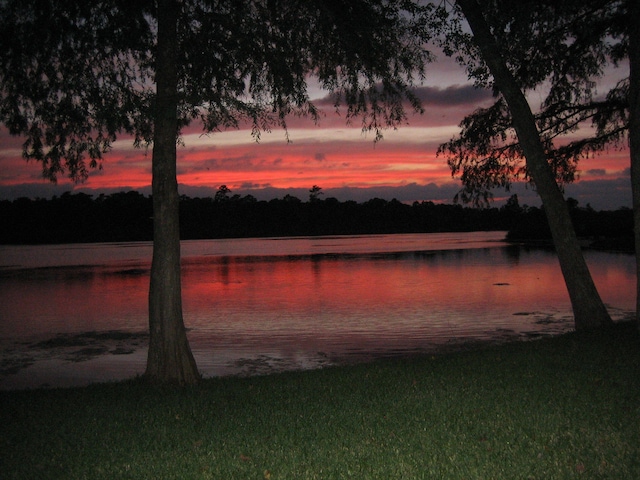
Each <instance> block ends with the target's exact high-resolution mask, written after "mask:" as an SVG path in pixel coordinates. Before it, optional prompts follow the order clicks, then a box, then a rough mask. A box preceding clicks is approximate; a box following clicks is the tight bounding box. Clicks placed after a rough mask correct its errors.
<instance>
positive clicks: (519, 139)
mask: <svg viewBox="0 0 640 480" xmlns="http://www.w3.org/2000/svg"><path fill="white" fill-rule="evenodd" d="M628 4H629V2H624V1H613V0H610V1H606V0H586V1H577V0H576V1H568V2H556V1H551V0H545V1H543V2H534V1H526V2H519V3H518V4H514V3H512V2H507V1H503V0H495V1H491V2H483V3H482V4H480V3H479V2H478V1H477V0H458V1H457V2H456V9H455V10H454V12H453V14H454V15H453V17H447V16H446V15H443V16H442V17H440V19H439V20H442V19H443V18H449V20H450V21H449V22H448V23H447V24H443V30H445V32H446V34H445V38H446V40H445V42H444V47H445V50H446V51H447V53H449V54H451V55H455V56H457V57H458V58H459V60H461V62H462V63H464V64H465V65H466V66H467V70H468V72H469V74H470V75H471V77H473V78H474V80H475V81H476V83H477V85H479V86H490V87H492V88H494V90H495V91H496V93H497V95H496V96H497V100H496V102H495V103H494V105H493V106H491V107H489V108H486V109H480V110H478V111H476V112H474V114H472V115H470V116H469V117H467V118H466V119H465V120H464V121H463V123H462V124H461V126H462V132H461V135H460V137H459V138H457V139H453V140H452V141H450V142H449V143H447V144H446V145H444V146H443V147H441V151H442V152H445V153H447V155H448V157H449V158H448V162H449V165H450V167H451V169H452V172H453V173H454V174H460V175H461V179H462V181H463V185H464V188H463V190H462V191H461V192H460V198H461V199H462V200H464V201H472V202H483V201H487V199H488V198H490V195H491V193H490V190H491V189H492V188H495V187H506V188H508V187H509V185H510V183H511V182H512V181H514V180H516V179H519V178H526V179H528V180H530V181H532V183H533V184H534V185H535V188H536V191H537V192H538V194H539V195H540V197H541V199H542V201H543V205H544V207H545V211H546V214H547V219H548V221H549V225H550V229H551V232H552V235H553V240H554V245H555V247H556V251H557V253H558V258H559V260H560V266H561V269H562V272H563V275H564V277H565V280H566V284H567V289H568V291H569V296H570V298H571V303H572V307H573V311H574V316H575V322H576V328H577V329H585V328H594V327H598V326H600V325H604V324H608V323H610V321H611V320H610V317H609V315H608V313H607V311H606V308H605V307H604V304H603V302H602V300H601V299H600V297H599V295H598V292H597V290H596V288H595V285H594V284H593V281H592V279H591V275H590V273H589V270H588V268H587V265H586V263H585V261H584V258H583V256H582V252H581V250H580V247H579V245H578V242H577V238H576V234H575V231H574V228H573V226H572V224H571V219H570V215H569V210H568V208H567V204H566V203H565V201H564V199H563V195H562V190H561V185H562V184H563V183H566V182H570V181H572V180H573V179H574V176H575V171H576V162H577V160H578V159H579V158H581V157H582V156H583V155H586V154H588V153H590V152H595V151H599V150H601V149H602V148H604V147H605V146H606V145H608V144H612V143H616V142H618V141H620V140H621V138H623V135H624V132H625V130H626V128H627V125H626V121H625V120H624V118H626V115H625V113H624V111H625V108H626V94H625V91H626V86H625V85H626V83H625V82H621V83H620V84H618V85H617V86H616V87H614V88H613V89H612V90H611V91H610V92H609V95H608V97H607V99H606V101H600V100H598V99H597V98H596V97H595V93H596V92H595V85H596V82H595V80H596V79H597V78H599V77H600V76H601V75H602V72H603V68H604V67H605V66H606V65H607V64H616V62H618V61H619V60H620V59H621V58H623V57H624V55H625V52H626V51H625V48H626V47H625V38H626V33H625V32H626V25H627V21H626V18H625V16H626V14H625V10H626V6H627V5H628ZM458 13H461V14H462V16H457V17H456V14H458ZM462 18H464V19H465V20H466V21H467V22H468V24H469V26H470V27H471V31H472V34H471V35H470V34H468V33H465V31H464V29H462V28H461V27H460V23H456V22H459V21H461V19H462ZM543 84H544V85H546V86H548V88H549V93H548V95H547V97H546V99H545V100H544V102H543V104H542V106H541V108H540V111H539V113H537V114H536V115H534V114H533V112H532V110H531V108H530V106H529V104H528V102H527V99H526V96H525V93H526V92H527V91H529V90H531V89H534V88H536V87H539V86H541V85H543ZM587 121H593V123H594V126H595V127H596V129H595V130H596V134H595V135H593V136H587V137H586V138H584V139H581V140H579V141H575V142H569V143H568V144H565V145H561V146H559V145H555V143H554V141H555V139H556V138H557V137H559V136H561V135H563V134H565V133H568V132H572V131H575V130H576V128H577V127H578V126H580V125H581V124H583V123H585V122H587ZM522 159H524V160H525V164H524V165H523V164H522V163H521V160H522Z"/></svg>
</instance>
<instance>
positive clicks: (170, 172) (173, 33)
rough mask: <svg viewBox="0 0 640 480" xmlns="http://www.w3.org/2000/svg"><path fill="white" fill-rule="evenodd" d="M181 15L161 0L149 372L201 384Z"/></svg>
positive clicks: (159, 378)
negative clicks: (189, 255) (182, 148)
mask: <svg viewBox="0 0 640 480" xmlns="http://www.w3.org/2000/svg"><path fill="white" fill-rule="evenodd" d="M177 15H178V10H177V5H176V2H175V1H174V0H160V1H159V2H158V45H157V52H156V85H157V99H156V107H155V108H156V110H155V118H154V136H153V159H152V171H153V173H152V175H153V179H152V192H153V260H152V264H151V283H150V287H149V330H150V339H149V354H148V357H147V370H146V373H145V375H146V377H147V378H148V379H149V380H150V381H152V382H158V383H175V384H180V385H188V384H194V383H197V382H198V380H199V379H200V376H199V374H198V369H197V367H196V362H195V360H194V358H193V354H192V353H191V348H190V347H189V342H188V340H187V335H186V331H185V327H184V321H183V319H182V288H181V280H180V228H179V217H178V201H179V197H178V182H177V179H176V136H177V132H178V121H177V98H178V97H177V69H176V57H177V55H176V44H177V22H176V19H177Z"/></svg>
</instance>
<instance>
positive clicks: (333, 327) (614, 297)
mask: <svg viewBox="0 0 640 480" xmlns="http://www.w3.org/2000/svg"><path fill="white" fill-rule="evenodd" d="M504 236H505V232H472V233H438V234H409V235H365V236H335V237H304V238H300V237H296V238H268V239H233V240H201V241H185V242H183V243H182V255H183V307H184V319H185V324H186V326H187V328H188V336H189V340H190V342H191V345H192V349H193V352H194V356H195V358H196V361H197V363H198V366H199V368H200V371H201V373H202V374H203V375H204V376H206V377H210V376H219V375H252V374H264V373H270V372H274V371H283V370H292V369H308V368H320V367H323V366H328V365H335V364H345V363H353V362H362V361H369V360H372V359H375V358H379V357H385V356H394V355H410V354H416V353H433V354H437V353H439V352H444V351H450V350H452V349H460V348H471V346H475V345H477V344H478V343H487V342H489V343H500V342H505V341H513V340H529V339H535V338H540V337H541V336H546V335H556V334H559V333H563V332H567V331H570V330H572V328H573V318H572V314H571V308H570V303H569V298H568V295H567V291H566V288H565V286H564V282H563V279H562V275H561V273H560V268H559V266H558V261H557V258H556V256H555V254H553V253H552V252H550V251H549V250H545V249H540V248H527V247H522V246H513V245H508V244H507V243H505V242H504V241H503V239H504ZM151 252H152V246H151V243H148V242H137V243H112V244H73V245H46V246H0V354H1V362H2V363H1V365H2V366H1V367H0V388H2V389H9V388H29V387H36V386H43V385H51V386H70V385H84V384H87V383H91V382H95V381H110V380H119V379H124V378H128V377H132V376H135V375H137V374H141V373H143V372H144V366H145V362H146V345H147V337H146V331H147V293H148V285H149V268H150V262H151ZM585 256H586V259H587V262H588V264H589V267H590V269H591V272H592V275H593V277H594V281H595V282H596V285H597V287H598V289H599V291H600V294H601V296H602V298H603V300H604V301H605V303H606V304H607V306H608V307H609V310H610V313H611V315H612V317H614V319H616V320H620V319H624V318H628V317H630V316H631V315H632V312H633V310H634V308H635V265H634V259H633V256H632V255H629V254H616V253H607V252H597V251H587V252H585Z"/></svg>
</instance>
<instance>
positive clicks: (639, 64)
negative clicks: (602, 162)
mask: <svg viewBox="0 0 640 480" xmlns="http://www.w3.org/2000/svg"><path fill="white" fill-rule="evenodd" d="M627 5H629V14H630V15H629V17H630V18H629V153H630V156H631V192H632V196H633V225H634V230H635V234H634V235H635V247H636V323H637V325H638V328H639V329H640V3H639V2H638V0H629V1H628V2H627Z"/></svg>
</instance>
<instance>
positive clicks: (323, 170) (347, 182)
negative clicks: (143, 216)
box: [0, 59, 631, 209]
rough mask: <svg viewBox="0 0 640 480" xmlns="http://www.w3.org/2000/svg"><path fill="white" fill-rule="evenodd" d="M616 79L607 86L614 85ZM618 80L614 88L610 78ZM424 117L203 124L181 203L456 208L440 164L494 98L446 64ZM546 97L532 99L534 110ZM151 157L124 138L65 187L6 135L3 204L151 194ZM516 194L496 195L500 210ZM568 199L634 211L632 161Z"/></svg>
mask: <svg viewBox="0 0 640 480" xmlns="http://www.w3.org/2000/svg"><path fill="white" fill-rule="evenodd" d="M606 80H608V79H606ZM610 81H611V82H612V81H615V79H614V78H613V77H612V78H611V79H610ZM417 93H418V95H419V96H420V98H421V99H422V101H423V106H424V108H425V113H424V114H423V115H417V114H414V115H411V116H410V118H409V120H408V124H407V125H403V126H401V127H400V128H399V129H397V130H387V131H385V132H384V139H383V140H382V141H380V142H378V143H374V141H373V140H374V135H373V134H369V135H364V134H363V133H362V132H361V128H360V124H359V123H358V121H355V122H354V123H353V124H352V125H350V126H349V125H347V124H346V122H345V118H344V112H343V115H342V116H340V115H337V114H336V113H335V112H334V111H333V108H332V107H331V106H330V105H329V102H323V101H322V95H325V93H322V92H318V93H317V98H318V99H319V100H320V102H319V103H320V104H325V105H327V108H325V109H324V110H323V112H324V114H323V116H322V118H321V119H320V122H319V123H318V124H317V125H316V124H314V123H313V122H312V121H310V120H304V119H291V120H290V122H289V131H288V133H289V139H290V142H289V143H287V140H286V138H285V133H284V132H283V131H282V130H281V129H279V128H274V129H273V131H272V132H271V133H263V134H262V137H261V139H260V142H259V143H256V142H255V140H254V139H253V138H252V137H251V134H250V132H249V131H248V130H245V129H243V130H232V131H226V132H221V133H214V134H211V135H203V134H202V132H201V130H200V129H199V128H198V126H197V125H192V126H190V127H189V129H187V130H186V131H184V132H183V141H184V146H180V147H178V182H179V184H180V192H181V193H182V194H185V195H188V196H191V197H195V196H210V195H213V194H214V193H215V191H216V190H217V189H218V187H219V186H220V185H227V187H228V188H229V189H231V191H232V193H233V194H236V193H237V194H240V195H246V194H252V195H254V196H255V197H256V198H258V199H261V200H263V199H264V200H269V199H272V198H281V197H283V196H284V195H286V194H291V195H294V196H297V197H298V198H300V199H302V200H306V199H307V198H308V191H309V189H310V188H311V187H312V186H313V185H318V186H320V187H322V190H323V192H324V196H325V198H326V197H336V198H338V199H339V200H341V201H345V200H356V201H359V202H361V201H366V200H369V199H371V198H374V197H379V198H385V199H387V200H391V199H392V198H396V199H398V200H400V201H403V202H413V201H415V200H417V201H423V200H429V201H434V202H446V203H450V202H451V201H452V199H453V196H454V195H455V193H456V192H457V191H458V190H459V189H460V182H459V180H458V179H452V177H451V174H450V171H449V168H448V166H447V165H446V161H445V159H444V158H443V157H436V150H437V148H438V145H440V144H441V143H443V142H446V141H447V140H448V139H450V138H451V137H453V136H454V135H456V134H457V133H458V132H459V128H458V126H457V125H458V124H459V122H460V121H461V120H462V119H463V117H464V116H465V115H466V114H468V113H471V112H472V111H473V110H475V109H476V108H478V107H482V106H488V105H490V104H491V94H490V93H489V92H487V91H481V90H476V89H474V88H473V87H472V86H471V84H470V83H469V81H468V80H467V78H466V74H465V72H464V71H463V70H462V68H460V67H458V66H457V65H454V64H453V63H452V62H451V61H447V60H446V59H439V61H438V63H436V64H434V65H433V66H431V67H430V68H429V70H428V73H427V79H426V81H425V82H424V84H423V85H422V86H420V87H419V89H418V91H417ZM540 100H541V97H540V98H536V97H535V96H534V97H532V105H533V106H534V107H535V106H536V105H535V103H536V101H537V102H539V101H540ZM150 183H151V152H150V151H149V152H145V150H141V149H135V148H134V147H133V144H132V141H131V139H129V138H125V137H122V138H121V139H119V140H118V141H117V142H116V143H115V144H114V146H113V150H112V151H111V152H110V153H109V154H107V155H106V157H105V162H104V169H103V170H101V171H94V172H92V173H91V175H90V177H89V179H88V180H87V181H86V182H85V183H83V184H80V185H74V184H72V183H70V182H68V181H67V180H66V179H64V178H62V179H60V180H59V182H58V184H57V185H53V184H50V183H49V182H48V181H46V180H43V179H42V176H41V169H40V166H39V165H38V164H36V163H33V162H32V163H27V162H25V161H24V160H23V159H22V158H21V140H20V139H19V138H13V137H10V136H9V135H8V133H7V131H6V130H5V129H1V130H0V199H14V198H17V197H20V196H28V197H41V198H49V197H51V196H52V195H60V194H61V193H63V192H65V191H70V190H72V191H83V192H86V193H90V194H98V193H112V192H117V191H123V190H131V189H134V190H139V191H141V192H143V193H144V194H149V193H150ZM511 193H517V194H518V196H519V198H520V203H521V204H529V205H539V200H538V199H537V196H536V195H535V192H532V191H531V189H527V188H525V186H524V185H516V186H515V187H514V189H513V190H512V192H511ZM511 193H505V192H504V191H496V192H495V197H496V204H497V205H499V204H501V203H502V202H503V201H504V199H505V198H508V196H509V195H511ZM566 193H567V195H568V196H572V197H574V198H576V199H577V200H578V201H579V202H580V205H582V206H584V205H586V204H587V203H590V204H591V206H593V207H594V208H596V209H616V208H618V207H621V206H627V207H630V206H631V193H630V183H629V157H628V152H627V151H626V149H625V150H621V151H617V150H614V149H612V150H610V151H608V152H605V153H604V154H602V155H600V156H599V157H598V158H595V159H589V160H585V161H583V162H582V163H581V165H580V180H579V182H577V183H576V184H574V185H571V186H569V187H568V188H567V192H566Z"/></svg>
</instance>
